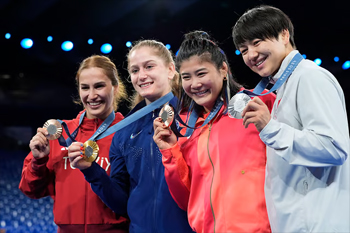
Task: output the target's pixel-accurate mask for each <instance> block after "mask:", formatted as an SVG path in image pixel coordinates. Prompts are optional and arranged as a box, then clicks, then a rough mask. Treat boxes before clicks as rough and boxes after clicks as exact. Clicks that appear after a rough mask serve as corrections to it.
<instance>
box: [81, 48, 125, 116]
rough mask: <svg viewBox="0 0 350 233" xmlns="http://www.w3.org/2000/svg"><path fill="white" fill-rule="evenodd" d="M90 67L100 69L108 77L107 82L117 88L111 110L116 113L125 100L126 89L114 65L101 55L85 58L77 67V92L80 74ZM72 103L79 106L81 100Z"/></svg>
mask: <svg viewBox="0 0 350 233" xmlns="http://www.w3.org/2000/svg"><path fill="white" fill-rule="evenodd" d="M92 67H97V68H101V69H102V70H103V72H104V74H105V75H106V76H107V77H108V79H109V80H111V82H112V85H113V86H118V94H117V95H116V97H115V99H114V102H113V108H114V111H117V109H118V105H119V103H120V102H121V101H122V100H125V99H127V96H128V95H127V92H126V88H125V86H124V84H123V82H122V81H121V79H120V77H119V75H118V70H117V68H116V66H115V64H114V63H113V62H112V61H111V60H110V59H109V58H108V57H106V56H101V55H92V56H90V57H88V58H85V59H84V60H83V61H82V62H81V63H80V66H79V69H78V71H77V75H76V76H75V81H76V84H77V87H78V92H79V77H80V74H81V72H82V71H83V70H84V69H88V68H92ZM74 103H76V104H80V105H81V99H80V98H77V99H76V100H74Z"/></svg>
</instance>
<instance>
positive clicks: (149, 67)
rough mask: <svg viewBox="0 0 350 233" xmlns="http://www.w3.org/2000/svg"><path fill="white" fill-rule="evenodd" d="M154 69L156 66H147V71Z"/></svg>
mask: <svg viewBox="0 0 350 233" xmlns="http://www.w3.org/2000/svg"><path fill="white" fill-rule="evenodd" d="M153 67H154V65H147V66H146V69H147V70H150V69H152V68H153Z"/></svg>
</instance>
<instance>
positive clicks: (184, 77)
mask: <svg viewBox="0 0 350 233" xmlns="http://www.w3.org/2000/svg"><path fill="white" fill-rule="evenodd" d="M181 78H182V79H183V80H189V79H190V76H189V75H181Z"/></svg>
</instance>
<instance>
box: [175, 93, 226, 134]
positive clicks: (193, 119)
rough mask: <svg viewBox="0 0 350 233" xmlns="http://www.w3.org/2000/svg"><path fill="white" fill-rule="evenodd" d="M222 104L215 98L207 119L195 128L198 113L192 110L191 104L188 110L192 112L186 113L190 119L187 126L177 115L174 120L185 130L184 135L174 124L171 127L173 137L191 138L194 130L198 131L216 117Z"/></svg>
mask: <svg viewBox="0 0 350 233" xmlns="http://www.w3.org/2000/svg"><path fill="white" fill-rule="evenodd" d="M223 104H224V102H223V101H222V100H221V99H220V98H217V100H216V102H215V105H214V107H213V108H212V110H211V111H210V113H209V115H208V117H207V118H206V119H205V121H204V122H203V124H202V125H201V126H198V127H195V125H196V122H197V120H198V118H199V113H198V112H197V111H196V110H195V109H193V103H191V105H190V108H189V109H193V110H192V111H190V112H189V113H188V114H190V117H189V119H188V123H187V124H186V123H185V122H183V120H182V119H181V117H180V116H179V115H178V114H176V115H175V119H176V120H178V121H179V122H180V123H181V124H182V125H184V126H185V127H186V128H187V129H186V132H185V134H184V135H183V134H181V133H180V130H181V129H180V128H178V127H177V126H176V125H175V124H172V125H171V129H172V130H173V132H174V133H175V135H176V136H178V137H188V136H191V135H192V133H193V131H194V130H195V129H199V128H201V127H204V126H206V125H207V124H208V123H209V122H210V121H211V120H212V119H213V118H214V117H215V116H216V114H217V113H218V112H219V111H220V109H221V107H222V105H223ZM187 118H188V117H187Z"/></svg>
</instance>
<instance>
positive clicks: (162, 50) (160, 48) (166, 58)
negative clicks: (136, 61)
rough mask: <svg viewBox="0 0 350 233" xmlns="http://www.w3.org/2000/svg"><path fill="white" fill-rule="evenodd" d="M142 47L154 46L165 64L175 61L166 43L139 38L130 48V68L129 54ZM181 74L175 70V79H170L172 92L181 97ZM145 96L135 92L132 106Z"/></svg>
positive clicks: (155, 51)
mask: <svg viewBox="0 0 350 233" xmlns="http://www.w3.org/2000/svg"><path fill="white" fill-rule="evenodd" d="M142 47H149V48H152V49H153V51H154V54H155V55H156V56H158V57H160V58H161V59H162V60H163V62H164V64H165V65H170V63H174V58H173V55H172V54H171V52H170V50H169V49H167V48H166V47H165V45H164V44H163V43H162V42H159V41H156V40H139V41H136V42H135V43H134V45H133V47H132V48H131V49H130V50H129V52H128V54H127V60H128V70H129V66H130V60H129V56H130V54H131V53H132V52H133V51H135V50H136V49H139V48H142ZM179 79H180V77H179V74H178V73H177V72H175V75H174V77H173V79H172V80H171V81H170V86H171V89H172V92H173V93H174V95H175V96H177V97H179V96H180V95H179V92H180V89H181V86H180V84H179ZM143 99H144V98H143V97H142V96H141V95H140V94H138V93H137V92H135V94H134V96H133V97H132V99H131V103H132V104H131V106H130V107H131V108H133V107H135V106H136V105H137V104H138V103H139V102H141V101H142V100H143Z"/></svg>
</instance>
